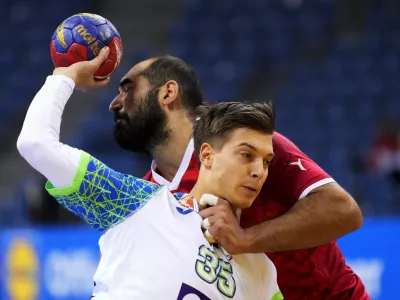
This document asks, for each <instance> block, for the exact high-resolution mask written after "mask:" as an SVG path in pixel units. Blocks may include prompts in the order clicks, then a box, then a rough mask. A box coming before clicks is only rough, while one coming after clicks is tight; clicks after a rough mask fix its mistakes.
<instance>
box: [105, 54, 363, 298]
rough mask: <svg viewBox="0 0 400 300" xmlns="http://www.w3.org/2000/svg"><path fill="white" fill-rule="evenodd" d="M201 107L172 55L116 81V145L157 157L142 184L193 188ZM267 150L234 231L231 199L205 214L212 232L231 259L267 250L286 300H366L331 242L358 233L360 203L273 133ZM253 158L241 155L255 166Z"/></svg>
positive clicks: (194, 86)
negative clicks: (258, 181) (253, 193)
mask: <svg viewBox="0 0 400 300" xmlns="http://www.w3.org/2000/svg"><path fill="white" fill-rule="evenodd" d="M202 103H203V98H202V94H201V89H200V85H199V82H198V79H197V77H196V75H195V73H194V71H193V70H192V69H191V68H190V67H189V66H188V65H187V64H186V63H185V62H184V61H182V60H180V59H178V58H175V57H171V56H164V57H159V58H152V59H149V60H146V61H143V62H141V63H139V64H137V65H136V66H134V67H133V68H132V69H131V70H130V71H129V72H128V73H127V74H126V75H125V76H124V77H123V78H122V80H121V83H120V87H119V93H118V95H117V96H116V97H115V99H114V100H113V101H112V103H111V105H110V110H111V111H112V112H113V113H114V118H115V127H114V137H115V139H116V141H117V143H118V144H119V145H120V146H121V147H122V148H124V149H127V150H130V151H135V152H144V153H148V154H150V155H151V156H152V157H153V159H154V160H153V162H152V165H151V171H150V172H149V173H148V174H147V175H146V176H145V179H147V180H151V181H152V182H154V183H158V184H160V185H166V186H168V187H169V189H170V190H171V191H181V192H189V191H190V190H191V189H192V188H193V186H194V184H195V182H196V180H197V176H198V171H199V170H198V162H197V161H196V157H195V154H194V147H195V145H193V140H192V139H191V137H192V125H193V122H195V119H196V112H195V111H196V108H197V107H198V106H199V105H200V104H202ZM273 146H274V153H275V158H274V160H273V162H272V164H271V166H270V167H269V174H268V178H267V181H266V182H265V184H264V186H263V188H262V190H261V192H260V195H259V196H258V198H257V199H256V201H255V202H254V204H253V206H252V207H251V208H249V209H246V210H243V211H242V214H241V218H240V224H239V223H238V221H237V219H236V217H235V215H234V213H233V212H232V210H231V209H230V206H229V205H228V204H227V201H225V200H223V199H218V202H217V205H216V206H214V207H209V208H206V209H204V210H203V211H201V215H202V216H203V218H204V219H206V218H208V221H209V226H210V227H209V229H208V232H209V233H210V234H211V235H212V236H213V237H214V238H215V239H216V240H218V242H219V243H220V244H221V245H222V246H223V247H224V248H225V249H226V250H227V251H228V252H229V253H231V254H238V253H259V252H265V253H266V254H267V255H268V256H269V257H270V258H271V260H272V261H273V262H274V264H275V265H276V268H277V270H278V283H279V286H280V289H281V291H282V293H283V296H284V297H285V299H288V300H307V299H309V300H319V299H321V300H328V299H332V300H333V299H338V300H347V299H351V300H366V299H370V297H369V296H368V295H367V294H366V292H365V288H364V285H363V283H362V282H361V280H360V278H359V277H358V276H357V275H356V274H355V273H354V272H353V271H352V270H351V268H349V267H348V266H346V263H345V260H344V257H343V255H342V253H341V251H340V249H339V247H338V246H337V244H336V242H335V240H336V239H338V238H340V237H341V236H343V235H345V234H348V233H350V232H352V231H354V230H357V229H358V228H360V227H361V224H362V214H361V211H360V209H359V207H358V205H357V204H356V202H355V201H354V199H353V198H352V197H351V196H350V195H349V194H348V193H347V192H346V191H345V190H343V189H342V188H341V187H340V186H339V185H338V184H337V183H336V182H335V181H334V179H333V178H331V177H330V176H329V175H328V174H327V173H326V172H324V171H323V170H322V169H321V168H320V167H319V166H318V165H317V164H316V163H315V162H313V161H312V160H311V159H310V158H309V157H307V156H306V155H305V154H304V153H302V152H301V151H300V150H299V148H298V147H297V146H296V145H294V144H293V143H292V142H291V141H289V140H288V139H287V138H285V137H284V136H283V135H281V134H279V133H276V134H274V140H273ZM257 151H258V150H257V149H252V148H249V149H246V151H245V153H242V152H243V151H242V150H241V151H240V152H238V155H242V156H244V157H245V159H249V160H251V159H252V154H254V153H255V152H257ZM227 175H228V176H229V174H227ZM234 184H240V183H234Z"/></svg>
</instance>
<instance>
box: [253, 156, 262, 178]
mask: <svg viewBox="0 0 400 300" xmlns="http://www.w3.org/2000/svg"><path fill="white" fill-rule="evenodd" d="M264 174H265V168H264V163H263V161H262V160H260V161H259V160H257V161H255V162H254V164H253V166H252V168H251V172H250V177H252V178H262V177H263V176H264Z"/></svg>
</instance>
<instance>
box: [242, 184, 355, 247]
mask: <svg viewBox="0 0 400 300" xmlns="http://www.w3.org/2000/svg"><path fill="white" fill-rule="evenodd" d="M338 189H340V190H341V191H342V193H341V192H339V191H340V190H338ZM361 223H362V216H361V212H360V210H359V208H358V205H357V204H356V203H355V201H354V200H353V199H352V198H351V197H350V196H349V195H348V194H347V193H345V192H344V191H343V190H342V189H341V188H340V187H339V186H338V185H337V184H329V185H326V186H325V187H323V188H322V189H320V190H318V191H317V192H314V193H312V194H310V195H308V196H307V197H305V198H304V199H302V200H300V201H298V202H297V203H296V204H295V205H294V206H293V207H292V209H291V210H289V211H288V212H287V213H286V214H284V215H282V216H280V217H278V218H276V219H273V220H270V221H266V222H264V223H261V224H259V225H256V226H254V227H251V228H249V229H247V230H246V242H245V248H246V249H245V252H252V253H259V252H278V251H289V250H297V249H306V248H312V247H316V246H320V245H323V244H326V243H329V242H331V241H333V240H336V239H338V238H339V237H341V236H343V235H345V234H347V233H349V232H351V231H354V230H356V229H358V228H359V227H360V226H361Z"/></svg>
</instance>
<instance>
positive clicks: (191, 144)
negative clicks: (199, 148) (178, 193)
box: [151, 139, 194, 191]
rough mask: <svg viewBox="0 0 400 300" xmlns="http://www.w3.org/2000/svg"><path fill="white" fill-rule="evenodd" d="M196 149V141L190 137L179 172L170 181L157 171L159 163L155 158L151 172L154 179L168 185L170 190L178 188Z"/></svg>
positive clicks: (160, 183)
mask: <svg viewBox="0 0 400 300" xmlns="http://www.w3.org/2000/svg"><path fill="white" fill-rule="evenodd" d="M193 151H194V142H193V139H190V142H189V144H188V146H187V148H186V151H185V154H184V156H183V159H182V162H181V165H180V166H179V169H178V172H176V174H175V177H174V179H173V180H172V182H169V181H168V180H167V179H165V178H164V177H162V176H161V175H160V174H158V173H157V172H156V170H157V165H156V162H155V160H154V159H153V161H152V162H151V173H152V176H153V179H154V180H155V181H156V182H157V183H158V184H159V185H164V186H166V187H167V188H168V189H169V190H170V191H173V190H176V189H178V186H179V183H180V182H181V180H182V177H183V175H184V174H185V172H186V170H187V168H188V166H189V164H190V160H191V158H192V155H193Z"/></svg>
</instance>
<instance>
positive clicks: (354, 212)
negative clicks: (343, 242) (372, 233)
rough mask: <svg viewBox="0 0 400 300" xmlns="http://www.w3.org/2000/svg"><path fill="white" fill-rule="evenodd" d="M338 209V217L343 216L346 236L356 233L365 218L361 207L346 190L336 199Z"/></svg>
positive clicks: (342, 220) (342, 222)
mask: <svg viewBox="0 0 400 300" xmlns="http://www.w3.org/2000/svg"><path fill="white" fill-rule="evenodd" d="M336 201H337V203H340V205H337V208H338V210H339V211H338V212H337V213H338V216H341V218H340V222H341V224H342V226H343V230H344V231H345V234H347V233H350V232H353V231H356V230H358V229H360V228H361V226H362V224H363V216H362V212H361V209H360V207H359V206H358V204H357V202H356V201H355V200H354V198H353V197H352V196H351V195H350V194H348V193H347V192H345V191H344V190H343V191H342V192H341V193H339V194H338V195H337V199H336Z"/></svg>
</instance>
